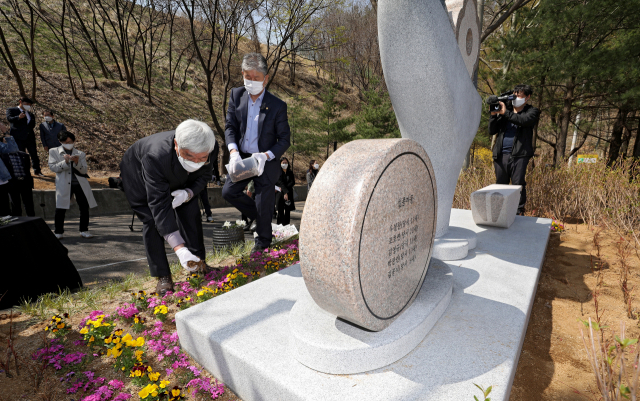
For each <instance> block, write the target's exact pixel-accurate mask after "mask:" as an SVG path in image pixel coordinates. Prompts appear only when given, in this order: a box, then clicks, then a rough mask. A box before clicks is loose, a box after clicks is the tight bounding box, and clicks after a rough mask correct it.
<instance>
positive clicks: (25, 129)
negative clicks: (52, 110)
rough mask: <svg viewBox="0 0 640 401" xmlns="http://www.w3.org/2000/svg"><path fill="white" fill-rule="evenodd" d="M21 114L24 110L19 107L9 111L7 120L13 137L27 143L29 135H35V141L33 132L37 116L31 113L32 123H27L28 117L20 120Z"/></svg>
mask: <svg viewBox="0 0 640 401" xmlns="http://www.w3.org/2000/svg"><path fill="white" fill-rule="evenodd" d="M20 113H22V110H20V108H19V107H10V108H8V109H7V120H8V121H9V125H10V126H11V135H12V136H13V137H14V138H15V139H17V140H18V141H25V140H26V139H27V137H28V136H29V135H33V137H34V139H35V134H34V132H33V129H34V128H35V127H36V118H35V116H34V115H33V113H29V115H30V116H31V121H30V122H29V123H27V117H25V118H20Z"/></svg>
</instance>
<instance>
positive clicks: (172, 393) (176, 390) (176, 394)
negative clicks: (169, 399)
mask: <svg viewBox="0 0 640 401" xmlns="http://www.w3.org/2000/svg"><path fill="white" fill-rule="evenodd" d="M171 395H172V396H173V397H177V396H179V395H180V389H178V388H175V389H173V390H171Z"/></svg>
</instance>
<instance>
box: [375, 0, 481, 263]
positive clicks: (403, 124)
mask: <svg viewBox="0 0 640 401" xmlns="http://www.w3.org/2000/svg"><path fill="white" fill-rule="evenodd" d="M465 4H466V6H465ZM471 4H473V2H472V1H469V0H467V1H466V2H463V7H462V8H461V9H460V10H459V11H457V13H456V17H459V16H460V17H461V18H460V19H458V18H456V20H454V21H453V23H454V24H455V23H459V24H461V23H464V24H467V25H464V26H466V27H468V28H467V29H466V32H465V30H464V28H463V26H462V25H459V27H460V28H461V29H462V30H460V29H459V30H458V33H459V35H464V38H465V39H464V53H465V54H466V55H467V56H470V55H472V54H475V55H476V58H477V47H479V40H477V39H475V38H477V37H479V27H478V24H477V17H475V18H473V16H474V15H475V7H472V6H471ZM465 7H466V9H465ZM452 15H453V14H452ZM465 15H467V16H468V17H469V16H471V17H470V18H464V16H465ZM452 18H453V17H452ZM474 21H475V26H474ZM451 24H452V22H450V19H449V16H448V15H447V10H445V9H444V8H443V7H442V4H441V3H440V2H439V1H438V0H380V1H379V2H378V36H379V42H380V56H381V59H382V66H383V70H384V76H385V81H386V83H387V87H388V89H389V94H390V96H391V102H392V103H393V107H394V110H395V112H396V116H397V118H398V123H399V126H400V132H401V133H402V137H403V138H410V139H413V140H415V141H417V142H418V143H420V144H421V145H422V146H423V147H424V149H425V150H426V151H427V154H428V155H429V158H430V160H431V163H432V165H433V169H434V173H435V177H436V185H437V188H438V219H437V226H436V240H435V242H434V248H433V257H435V258H440V259H446V260H452V259H457V258H463V257H465V256H466V254H467V249H469V248H473V247H475V234H473V233H471V232H470V231H469V230H462V229H454V230H450V229H449V219H450V215H451V206H452V203H453V195H454V192H455V188H456V183H457V180H458V175H459V172H460V168H461V167H462V162H463V159H464V157H465V155H466V152H467V151H468V149H469V146H470V145H471V142H472V141H473V138H474V137H475V134H476V131H477V129H478V125H479V123H480V113H481V107H482V100H481V98H480V95H478V92H477V91H476V89H475V87H474V85H473V83H472V81H471V79H470V72H469V69H468V67H467V64H470V62H468V63H465V59H464V58H463V56H462V53H461V51H460V50H461V49H460V46H459V44H458V41H457V40H456V36H455V32H452V29H451V28H452V27H451ZM467 38H468V39H469V40H468V41H467ZM467 43H468V47H467ZM474 46H475V47H476V48H475V49H474ZM474 64H475V63H472V64H470V65H474Z"/></svg>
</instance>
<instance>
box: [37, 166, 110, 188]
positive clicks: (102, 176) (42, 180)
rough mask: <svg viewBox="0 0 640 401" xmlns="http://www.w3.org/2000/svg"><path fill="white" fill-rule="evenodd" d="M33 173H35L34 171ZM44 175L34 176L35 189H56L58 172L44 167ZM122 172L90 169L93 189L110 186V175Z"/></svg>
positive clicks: (90, 183)
mask: <svg viewBox="0 0 640 401" xmlns="http://www.w3.org/2000/svg"><path fill="white" fill-rule="evenodd" d="M32 174H33V173H32ZM42 174H44V177H39V176H33V186H34V189H36V190H40V189H53V190H55V189H56V173H53V172H51V171H50V170H49V169H48V168H46V167H43V168H42ZM119 174H120V173H119V172H117V171H100V170H97V171H89V177H90V178H89V185H91V188H93V189H99V188H109V177H117V176H118V175H119Z"/></svg>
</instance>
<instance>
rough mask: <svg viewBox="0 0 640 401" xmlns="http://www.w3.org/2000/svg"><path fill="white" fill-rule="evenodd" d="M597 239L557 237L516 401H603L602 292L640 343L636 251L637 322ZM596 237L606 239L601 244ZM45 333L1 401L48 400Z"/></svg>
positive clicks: (569, 229)
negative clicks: (37, 382) (594, 333)
mask: <svg viewBox="0 0 640 401" xmlns="http://www.w3.org/2000/svg"><path fill="white" fill-rule="evenodd" d="M597 233H598V231H597V228H590V227H588V226H586V225H567V226H566V231H565V232H564V233H562V234H558V233H553V234H552V235H551V238H550V240H549V246H548V248H547V255H546V258H545V262H544V265H543V269H542V273H541V277H540V282H539V284H538V290H537V293H536V298H535V301H534V305H533V310H532V313H531V319H530V321H529V326H528V328H527V333H526V337H525V340H524V345H523V349H522V353H521V355H520V360H519V363H518V368H517V371H516V375H515V380H514V383H513V388H512V391H511V398H510V399H511V400H514V401H520V400H525V401H528V400H536V401H539V400H563V401H564V400H598V399H600V397H599V396H598V394H597V388H596V386H595V380H594V376H593V373H592V371H591V367H590V365H589V362H588V360H587V358H586V354H585V351H584V346H583V343H582V337H581V334H580V328H581V327H584V326H583V325H582V324H581V323H580V322H579V321H578V319H582V320H586V319H587V318H589V317H591V318H592V319H594V318H595V317H596V312H595V302H594V297H593V296H592V293H593V292H594V291H597V295H596V300H597V302H598V308H599V315H600V316H601V319H602V321H603V324H606V325H608V326H609V329H607V330H608V332H611V331H612V330H615V331H616V333H619V330H620V322H624V323H625V324H626V329H627V337H629V338H638V337H639V335H640V329H639V327H638V320H637V312H638V310H637V301H636V299H635V298H638V297H637V294H636V293H635V292H634V290H633V289H634V288H636V286H637V284H638V283H640V276H639V273H640V263H639V261H638V259H637V256H636V254H635V252H634V251H633V250H632V249H629V250H628V252H627V255H626V258H625V259H624V260H625V261H626V263H627V264H628V265H629V266H630V269H629V276H628V277H629V279H628V286H629V288H631V289H632V293H631V295H632V302H631V306H632V308H631V313H632V315H633V316H636V319H630V318H628V317H627V307H626V306H625V302H624V297H623V292H622V289H621V284H620V277H621V275H620V272H621V268H620V267H621V263H620V261H621V253H620V249H621V248H620V246H619V245H617V241H618V240H619V236H617V235H616V234H614V233H612V232H605V231H603V232H600V233H599V234H597ZM596 234H597V235H596ZM594 237H597V238H599V240H596V241H594ZM598 252H599V255H600V257H599V258H598ZM623 256H624V255H623ZM596 284H597V285H596ZM123 295H124V296H125V297H126V296H127V294H123ZM109 304H113V305H109ZM103 307H104V309H105V310H108V309H112V308H115V302H113V301H112V302H109V303H106V304H104V305H103ZM82 316H83V314H82V313H79V314H75V316H74V315H72V319H71V321H72V322H73V323H74V325H75V324H77V322H76V320H77V321H79V320H80V319H81V318H82ZM9 327H10V324H9V320H8V319H7V318H6V316H0V355H2V357H4V355H5V354H4V348H3V347H4V346H6V339H7V336H8V331H9ZM43 327H44V324H43V323H38V322H37V321H35V320H32V319H30V318H29V317H28V316H25V315H22V316H20V317H19V318H18V323H17V324H15V325H14V330H16V329H17V332H18V341H17V348H18V352H19V354H21V355H22V356H23V359H22V360H23V364H24V366H23V369H22V371H23V373H22V374H21V376H20V377H19V378H17V377H14V378H12V379H8V378H6V377H5V375H4V373H3V372H1V371H0V388H2V389H7V390H8V392H6V391H5V390H3V393H2V394H0V401H4V400H13V399H26V400H31V399H33V400H35V399H41V398H37V397H36V392H34V390H33V389H32V387H33V385H32V383H33V377H32V375H31V374H30V373H29V372H30V370H33V369H35V367H34V366H32V365H33V363H32V362H30V361H29V359H30V358H29V357H28V356H29V355H30V353H31V352H33V351H34V350H35V349H36V348H38V347H39V346H40V344H42V340H41V336H42V328H43ZM96 370H97V372H98V373H99V374H101V375H104V376H105V377H112V376H113V375H114V373H113V370H112V369H111V368H110V367H108V366H104V367H96ZM48 376H51V377H50V382H48V381H45V383H44V384H43V385H41V386H40V390H39V391H38V392H39V393H40V395H44V393H47V392H48V393H50V394H55V395H56V396H54V397H53V398H51V399H54V400H65V399H67V397H68V396H65V395H64V394H63V388H62V387H61V385H60V384H59V383H56V381H57V380H55V376H54V375H53V374H49V375H48ZM113 377H115V376H113ZM47 383H49V384H47ZM227 390H228V389H227ZM23 395H24V397H23V398H21V397H22V396H23ZM3 397H4V398H3ZM7 397H9V398H7ZM236 399H237V398H236V396H235V395H234V394H233V393H232V392H230V391H228V392H227V394H226V395H225V396H224V397H223V398H222V400H225V401H227V400H236ZM469 399H472V394H469Z"/></svg>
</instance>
